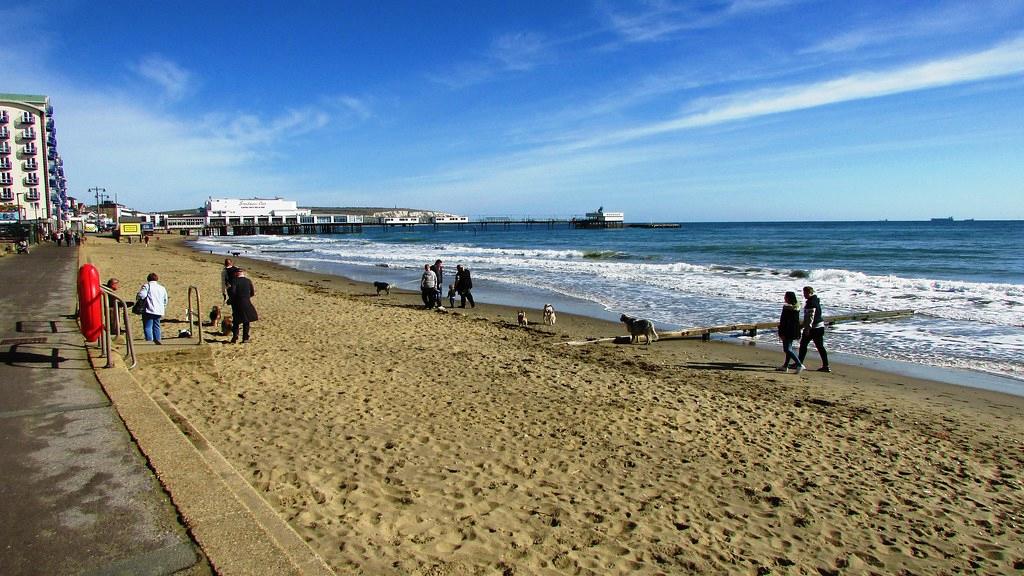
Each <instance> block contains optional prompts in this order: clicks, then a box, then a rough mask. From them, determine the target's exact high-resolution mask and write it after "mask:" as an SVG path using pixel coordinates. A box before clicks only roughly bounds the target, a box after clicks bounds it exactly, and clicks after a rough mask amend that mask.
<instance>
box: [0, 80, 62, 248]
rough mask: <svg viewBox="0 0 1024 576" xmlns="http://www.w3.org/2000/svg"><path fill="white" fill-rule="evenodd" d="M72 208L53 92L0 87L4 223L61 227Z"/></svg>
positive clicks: (0, 176) (45, 228)
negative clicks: (1, 89)
mask: <svg viewBox="0 0 1024 576" xmlns="http://www.w3.org/2000/svg"><path fill="white" fill-rule="evenodd" d="M69 208H70V206H69V204H68V195H67V179H65V178H64V162H63V161H62V160H61V158H60V154H58V153H57V129H56V127H55V126H54V122H53V107H52V106H50V99H49V97H47V96H35V95H30V94H2V93H0V225H2V224H13V223H22V224H32V225H35V226H34V228H35V229H36V230H37V231H39V232H48V231H51V230H57V229H63V228H65V227H66V225H67V221H68V219H69V217H70V213H69V212H70V210H69ZM0 234H2V232H0Z"/></svg>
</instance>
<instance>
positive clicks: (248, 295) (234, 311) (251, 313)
mask: <svg viewBox="0 0 1024 576" xmlns="http://www.w3.org/2000/svg"><path fill="white" fill-rule="evenodd" d="M255 295H256V289H255V288H253V285H252V280H249V278H248V277H247V276H246V275H245V270H243V269H241V268H238V269H236V270H235V281H234V282H232V283H231V286H230V287H229V288H228V299H229V300H230V302H231V322H232V325H231V342H232V343H235V342H238V328H239V326H241V327H242V344H245V343H246V342H248V341H249V323H250V322H255V321H257V320H259V319H260V318H259V315H258V314H256V308H255V307H254V306H253V305H252V297H253V296H255Z"/></svg>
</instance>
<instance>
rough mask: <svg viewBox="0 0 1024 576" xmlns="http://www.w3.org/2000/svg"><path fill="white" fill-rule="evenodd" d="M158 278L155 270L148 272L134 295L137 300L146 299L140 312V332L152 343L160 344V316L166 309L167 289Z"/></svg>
mask: <svg viewBox="0 0 1024 576" xmlns="http://www.w3.org/2000/svg"><path fill="white" fill-rule="evenodd" d="M159 279H160V277H159V276H157V274H156V272H150V273H149V276H147V277H146V283H145V284H143V285H142V288H140V289H139V293H138V295H137V296H136V298H137V299H138V300H145V301H146V307H145V310H143V312H142V333H143V334H144V335H145V336H146V341H147V342H153V344H161V342H160V336H161V334H160V318H162V317H163V315H164V312H165V311H166V309H167V289H166V288H164V287H163V285H161V284H160V282H158V280H159Z"/></svg>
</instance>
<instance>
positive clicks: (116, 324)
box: [106, 278, 121, 336]
mask: <svg viewBox="0 0 1024 576" xmlns="http://www.w3.org/2000/svg"><path fill="white" fill-rule="evenodd" d="M106 287H107V288H108V289H109V290H110V291H111V292H117V290H118V288H120V287H121V281H120V280H118V279H117V278H110V279H108V280H107V283H106ZM107 304H108V306H107V318H109V319H110V326H108V327H107V328H108V329H109V330H110V334H111V335H112V336H117V335H118V334H120V333H121V319H120V318H118V317H117V303H116V302H115V301H114V299H113V298H109V297H108V298H107Z"/></svg>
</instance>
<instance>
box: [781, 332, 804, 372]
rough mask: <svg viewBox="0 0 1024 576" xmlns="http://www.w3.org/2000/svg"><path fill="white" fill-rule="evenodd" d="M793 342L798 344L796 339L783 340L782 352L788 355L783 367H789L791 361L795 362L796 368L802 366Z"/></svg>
mask: <svg viewBox="0 0 1024 576" xmlns="http://www.w3.org/2000/svg"><path fill="white" fill-rule="evenodd" d="M793 342H796V338H783V339H782V351H783V352H785V353H786V361H785V362H783V363H782V366H783V367H787V366H789V362H790V360H792V361H793V367H794V368H796V367H797V366H799V365H800V358H798V357H797V355H796V352H793Z"/></svg>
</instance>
